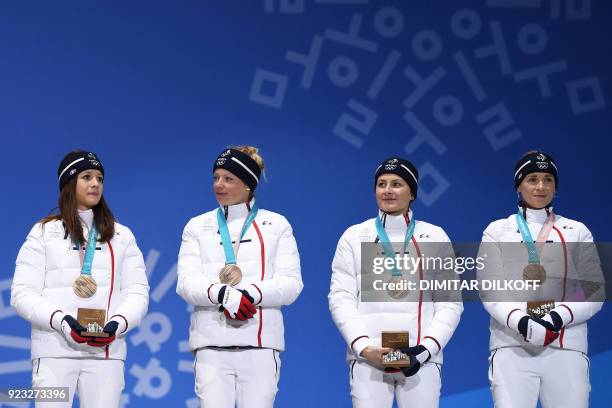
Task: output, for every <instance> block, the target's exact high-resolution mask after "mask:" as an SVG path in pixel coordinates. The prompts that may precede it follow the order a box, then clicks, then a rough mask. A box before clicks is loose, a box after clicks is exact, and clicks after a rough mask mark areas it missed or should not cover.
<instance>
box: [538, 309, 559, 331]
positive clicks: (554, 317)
mask: <svg viewBox="0 0 612 408" xmlns="http://www.w3.org/2000/svg"><path fill="white" fill-rule="evenodd" d="M542 320H544V321H546V322H549V323H551V324H552V325H553V329H554V331H556V332H558V331H560V330H561V329H562V328H563V319H562V318H561V316H559V313H557V312H555V311H554V310H551V311H550V312H548V314H546V315H544V316H543V317H542Z"/></svg>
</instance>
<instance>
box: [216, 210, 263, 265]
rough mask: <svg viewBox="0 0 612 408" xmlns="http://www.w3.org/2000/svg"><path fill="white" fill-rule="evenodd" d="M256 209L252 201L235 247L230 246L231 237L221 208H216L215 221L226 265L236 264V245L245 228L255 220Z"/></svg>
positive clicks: (245, 230) (238, 243)
mask: <svg viewBox="0 0 612 408" xmlns="http://www.w3.org/2000/svg"><path fill="white" fill-rule="evenodd" d="M257 210H258V209H257V204H256V203H253V207H251V210H250V211H249V214H248V215H247V217H246V219H245V220H244V224H243V225H242V230H241V231H240V237H238V239H237V240H236V246H235V247H232V238H231V237H230V234H229V229H228V228H227V220H226V219H225V215H224V214H223V210H221V208H219V209H218V210H217V223H218V224H219V234H220V235H221V243H222V244H223V252H225V264H226V265H227V264H236V256H237V255H238V247H239V246H240V241H242V237H244V234H246V232H247V230H248V229H249V227H250V226H251V224H252V223H253V221H254V220H255V216H257Z"/></svg>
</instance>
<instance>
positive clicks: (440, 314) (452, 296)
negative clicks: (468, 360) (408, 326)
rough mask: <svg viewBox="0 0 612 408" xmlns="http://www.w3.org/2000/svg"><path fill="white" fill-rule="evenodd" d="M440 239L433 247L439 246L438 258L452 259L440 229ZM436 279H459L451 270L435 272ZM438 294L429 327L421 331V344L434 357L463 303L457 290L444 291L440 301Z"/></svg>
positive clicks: (451, 247)
mask: <svg viewBox="0 0 612 408" xmlns="http://www.w3.org/2000/svg"><path fill="white" fill-rule="evenodd" d="M440 232H441V234H440V239H439V240H438V242H437V243H436V244H435V245H437V246H438V245H439V249H438V251H436V252H437V253H438V256H439V257H441V259H447V258H454V257H455V254H454V251H453V246H452V244H451V242H450V239H449V238H448V236H447V235H446V233H445V232H444V231H443V230H441V229H440ZM435 272H436V279H437V280H442V281H451V280H456V279H459V278H458V276H457V274H456V273H455V271H454V269H452V270H444V269H443V270H437V271H435ZM437 295H438V294H437V293H435V292H434V294H433V302H434V303H433V307H434V315H433V319H432V320H431V322H430V323H429V325H428V326H427V327H426V328H425V330H424V331H423V334H424V336H423V340H422V341H421V344H423V345H424V346H425V347H426V348H427V350H429V352H430V353H431V354H432V355H434V354H436V353H438V352H440V351H441V350H442V349H443V348H444V347H445V346H446V344H447V343H448V342H449V340H450V338H451V337H452V335H453V333H454V332H455V329H456V328H457V325H458V324H459V319H460V318H461V313H462V312H463V302H462V301H461V291H459V290H456V291H455V290H452V291H451V290H444V291H441V293H440V295H441V296H440V298H441V299H440V301H438V300H437V299H436V298H437V297H438V296H437Z"/></svg>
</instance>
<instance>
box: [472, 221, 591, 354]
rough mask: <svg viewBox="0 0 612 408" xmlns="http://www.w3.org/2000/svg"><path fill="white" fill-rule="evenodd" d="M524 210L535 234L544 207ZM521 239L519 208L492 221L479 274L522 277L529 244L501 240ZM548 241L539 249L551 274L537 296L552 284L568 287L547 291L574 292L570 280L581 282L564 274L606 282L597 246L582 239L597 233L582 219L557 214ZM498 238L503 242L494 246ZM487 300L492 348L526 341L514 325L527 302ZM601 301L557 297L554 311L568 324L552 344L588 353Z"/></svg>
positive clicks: (554, 346)
mask: <svg viewBox="0 0 612 408" xmlns="http://www.w3.org/2000/svg"><path fill="white" fill-rule="evenodd" d="M526 215H527V218H526V221H527V225H528V226H529V231H530V232H531V236H532V237H533V238H534V239H535V238H536V237H537V236H538V234H539V232H540V229H541V228H542V226H543V225H544V223H545V221H546V217H547V213H546V210H544V209H541V210H532V209H528V210H527V213H526ZM522 240H523V238H522V235H521V233H520V231H519V229H518V224H517V222H516V213H515V214H512V215H510V216H509V217H508V218H504V219H501V220H497V221H494V222H492V223H491V224H489V226H488V227H487V228H486V229H485V231H484V233H483V236H482V242H483V245H482V246H481V252H483V251H485V252H486V254H487V256H486V257H485V258H484V259H485V262H484V264H485V267H484V269H483V270H482V271H481V272H480V273H479V279H489V278H492V279H499V278H501V279H514V278H516V279H522V271H523V268H524V267H525V266H526V265H527V263H528V260H529V258H528V253H527V248H526V247H525V248H523V247H522V246H520V247H519V246H517V245H503V244H504V243H519V242H522ZM547 242H549V243H550V242H553V243H556V244H555V245H549V246H548V248H547V246H546V245H544V249H543V250H542V252H541V258H540V263H541V264H542V266H543V267H544V268H545V270H546V274H547V279H546V280H545V281H544V284H543V285H542V289H541V291H543V292H541V293H540V295H539V297H542V299H534V300H547V298H546V295H543V293H544V292H546V291H549V290H550V289H551V288H549V287H548V285H553V284H554V285H555V286H557V285H558V284H559V283H560V284H561V285H565V287H564V288H561V291H560V290H559V288H552V289H553V290H552V291H550V292H549V293H556V294H558V293H567V294H569V293H572V292H573V290H574V288H573V287H571V285H575V284H576V283H577V281H576V279H563V275H566V276H568V277H574V278H576V277H580V278H581V279H584V278H587V279H589V280H591V279H592V280H593V281H600V282H601V281H602V280H601V279H603V276H602V274H601V269H600V264H599V258H598V256H597V254H596V251H595V253H593V251H594V246H593V245H585V244H582V245H581V244H580V243H592V242H593V236H592V235H591V232H590V231H589V230H588V229H587V227H586V226H585V225H584V224H582V223H580V222H578V221H574V220H570V219H568V218H564V217H561V216H559V215H556V214H555V220H554V227H553V229H552V230H551V232H550V234H549V236H548V240H547ZM496 243H497V244H499V245H495V244H496ZM484 248H486V250H485V249H484ZM496 248H497V249H496ZM586 251H589V254H586V253H585V252H586ZM566 264H567V267H566ZM578 265H580V266H579V267H580V270H579V271H577V269H576V268H577V266H578ZM602 290H603V289H602ZM483 304H484V307H485V309H486V310H487V312H489V314H490V315H491V326H490V330H491V338H490V343H489V348H490V350H494V349H497V348H500V347H510V346H525V345H526V344H527V343H525V339H524V338H523V337H522V336H521V335H520V334H519V333H518V332H517V329H516V326H517V324H518V320H520V318H521V317H523V316H525V313H526V310H527V303H526V302H511V301H505V302H504V301H497V302H483ZM602 304H603V303H602V302H577V301H576V302H569V301H563V299H561V302H559V301H557V302H556V303H555V311H557V312H558V313H559V314H560V316H561V318H562V319H563V321H564V323H565V324H566V326H565V328H564V329H562V330H561V333H560V335H559V337H558V338H557V340H555V341H554V342H553V343H552V344H551V345H550V346H548V347H552V348H566V349H571V350H576V351H581V352H583V353H586V352H587V349H588V343H587V323H586V322H587V320H588V319H590V318H591V317H592V316H593V315H594V314H595V313H597V312H598V311H599V310H600V309H601V307H602Z"/></svg>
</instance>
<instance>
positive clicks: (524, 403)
mask: <svg viewBox="0 0 612 408" xmlns="http://www.w3.org/2000/svg"><path fill="white" fill-rule="evenodd" d="M489 382H490V383H491V392H492V393H493V402H494V403H495V407H496V408H515V407H517V408H535V407H536V405H537V403H538V397H539V398H540V402H541V403H542V407H543V408H565V407H567V408H583V407H584V408H586V407H588V405H589V392H590V391H591V384H590V383H589V358H588V357H587V356H586V355H585V354H583V353H581V352H579V351H573V350H562V349H558V348H552V347H547V348H535V347H505V348H499V349H496V350H493V351H492V352H491V354H490V355H489Z"/></svg>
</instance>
